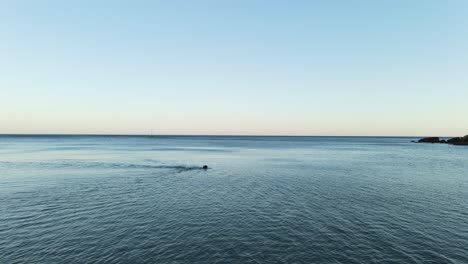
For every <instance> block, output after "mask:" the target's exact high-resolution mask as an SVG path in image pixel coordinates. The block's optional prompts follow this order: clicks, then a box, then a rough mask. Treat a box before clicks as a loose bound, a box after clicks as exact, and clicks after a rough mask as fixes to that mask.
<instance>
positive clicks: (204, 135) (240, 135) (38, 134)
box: [0, 133, 454, 138]
mask: <svg viewBox="0 0 468 264" xmlns="http://www.w3.org/2000/svg"><path fill="white" fill-rule="evenodd" d="M0 136H103V137H105V136H108V137H110V136H115V137H382V138H385V137H387V138H388V137H402V138H404V137H407V138H420V137H443V138H450V137H454V136H414V135H380V136H378V135H286V134H285V135H268V134H264V135H258V134H257V135H256V134H238V135H236V134H151V135H148V134H99V133H98V134H92V133H85V134H74V133H63V134H56V133H50V134H49V133H0Z"/></svg>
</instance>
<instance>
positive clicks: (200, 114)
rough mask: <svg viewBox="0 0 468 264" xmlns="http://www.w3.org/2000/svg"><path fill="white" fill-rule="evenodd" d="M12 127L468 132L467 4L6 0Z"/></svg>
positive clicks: (0, 26)
mask: <svg viewBox="0 0 468 264" xmlns="http://www.w3.org/2000/svg"><path fill="white" fill-rule="evenodd" d="M0 94H1V96H0V134H9V133H53V134H55V133H72V134H73V133H76V134H148V133H150V130H151V129H153V131H154V133H155V134H211V135H213V134H229V135H235V134H243V135H245V134H249V135H363V136H365V135H377V136H378V135H389V136H391V135H399V136H402V135H412V136H425V135H428V136H432V135H434V136H462V135H465V134H468V1H462V0H459V1H458V0H448V1H442V0H441V1H438V0H437V1H436V0H425V1H423V0H415V1H407V0H392V1H390V0H381V1H374V0H368V1H364V0H362V1H356V0H351V1H345V0H342V1H337V0H331V1H266V0H265V1H260V0H239V1H228V0H226V1H215V0H212V1H207V0H200V1H195V0H193V1H188V0H187V1H178V0H176V1H129V0H128V1H107V0H106V1H91V0H83V1H59V0H56V1H50V0H44V1H33V0H30V1H22V0H19V1H12V0H7V1H2V2H0Z"/></svg>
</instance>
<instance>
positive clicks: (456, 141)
mask: <svg viewBox="0 0 468 264" xmlns="http://www.w3.org/2000/svg"><path fill="white" fill-rule="evenodd" d="M418 143H442V144H451V145H466V146H468V135H466V136H464V137H455V138H451V139H448V140H444V139H442V140H440V139H439V138H438V137H427V138H421V139H420V140H418Z"/></svg>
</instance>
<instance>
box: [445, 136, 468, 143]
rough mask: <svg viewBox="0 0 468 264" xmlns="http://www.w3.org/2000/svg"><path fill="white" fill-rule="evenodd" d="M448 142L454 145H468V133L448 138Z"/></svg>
mask: <svg viewBox="0 0 468 264" xmlns="http://www.w3.org/2000/svg"><path fill="white" fill-rule="evenodd" d="M447 144H452V145H468V135H466V136H464V137H456V138H451V139H449V140H447Z"/></svg>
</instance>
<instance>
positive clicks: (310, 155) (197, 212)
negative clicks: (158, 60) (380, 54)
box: [0, 136, 468, 263]
mask: <svg viewBox="0 0 468 264" xmlns="http://www.w3.org/2000/svg"><path fill="white" fill-rule="evenodd" d="M411 140H414V138H382V137H227V136H226V137H212V136H155V137H148V136H0V263H468V147H463V146H452V145H445V144H416V143H411ZM205 164H206V165H208V166H209V169H208V170H203V169H201V166H203V165H205Z"/></svg>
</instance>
